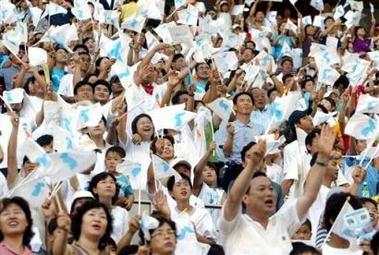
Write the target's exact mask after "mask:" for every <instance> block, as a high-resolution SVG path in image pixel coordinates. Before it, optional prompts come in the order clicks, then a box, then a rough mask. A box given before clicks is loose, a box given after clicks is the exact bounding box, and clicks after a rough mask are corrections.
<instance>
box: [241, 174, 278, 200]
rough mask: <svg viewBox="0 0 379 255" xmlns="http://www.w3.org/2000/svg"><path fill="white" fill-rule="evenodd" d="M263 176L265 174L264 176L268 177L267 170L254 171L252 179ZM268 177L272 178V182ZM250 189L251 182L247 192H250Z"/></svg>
mask: <svg viewBox="0 0 379 255" xmlns="http://www.w3.org/2000/svg"><path fill="white" fill-rule="evenodd" d="M261 176H263V177H267V175H266V173H265V172H262V171H255V172H254V173H253V176H252V177H251V180H252V179H255V178H257V177H261ZM267 178H268V177H267ZM268 179H269V180H270V182H272V181H271V179H270V178H268ZM250 189H251V186H250V183H249V186H248V187H247V189H246V192H245V194H249V192H250Z"/></svg>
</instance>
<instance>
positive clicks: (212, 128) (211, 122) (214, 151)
mask: <svg viewBox="0 0 379 255" xmlns="http://www.w3.org/2000/svg"><path fill="white" fill-rule="evenodd" d="M210 124H211V131H212V142H214V141H215V133H214V127H213V118H212V119H211V121H210ZM212 156H213V157H215V156H216V150H213V151H212Z"/></svg>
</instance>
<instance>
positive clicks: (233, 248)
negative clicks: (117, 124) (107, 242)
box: [219, 200, 304, 255]
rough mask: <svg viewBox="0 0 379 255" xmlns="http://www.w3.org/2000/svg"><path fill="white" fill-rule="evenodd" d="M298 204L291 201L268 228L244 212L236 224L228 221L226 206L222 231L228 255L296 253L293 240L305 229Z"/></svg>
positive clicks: (222, 220)
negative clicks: (299, 231) (293, 236)
mask: <svg viewBox="0 0 379 255" xmlns="http://www.w3.org/2000/svg"><path fill="white" fill-rule="evenodd" d="M296 202H297V200H291V201H287V202H286V203H285V205H283V206H282V207H281V208H280V210H279V211H278V212H277V213H276V214H274V215H273V216H272V217H271V218H270V220H269V223H268V225H267V228H266V229H265V228H263V226H262V225H261V224H260V223H258V222H256V221H254V220H253V219H251V218H250V217H249V216H248V215H246V214H242V213H241V212H242V209H241V208H240V210H239V212H238V214H237V216H236V217H235V218H234V219H233V220H232V221H227V220H226V219H225V218H224V210H225V204H224V207H223V208H222V212H221V217H220V220H219V230H220V237H221V240H222V243H223V244H224V250H225V254H228V255H241V254H245V255H247V254H276V255H280V254H283V255H284V254H286V255H288V254H289V253H290V251H291V250H292V244H291V236H292V235H293V234H294V233H295V232H296V231H297V229H298V228H299V227H300V226H301V222H302V221H303V220H304V219H299V216H298V215H297V210H296Z"/></svg>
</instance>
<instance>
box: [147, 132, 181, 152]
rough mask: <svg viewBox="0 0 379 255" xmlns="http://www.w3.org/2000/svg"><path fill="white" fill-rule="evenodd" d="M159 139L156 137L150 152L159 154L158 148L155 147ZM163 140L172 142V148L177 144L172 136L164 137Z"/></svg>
mask: <svg viewBox="0 0 379 255" xmlns="http://www.w3.org/2000/svg"><path fill="white" fill-rule="evenodd" d="M158 139H159V137H154V139H153V141H152V142H151V145H150V150H151V151H152V152H153V153H154V154H155V153H156V152H157V148H156V147H155V145H156V143H157V141H158ZM162 139H167V140H169V141H170V143H171V144H172V146H174V144H175V139H174V137H173V136H172V135H164V136H163V137H162Z"/></svg>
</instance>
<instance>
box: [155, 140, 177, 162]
mask: <svg viewBox="0 0 379 255" xmlns="http://www.w3.org/2000/svg"><path fill="white" fill-rule="evenodd" d="M155 146H156V148H157V155H158V156H159V157H161V158H162V159H164V160H171V159H172V158H173V157H174V146H173V144H172V143H171V141H170V140H168V139H163V140H161V141H157V143H156V145H155Z"/></svg>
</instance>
